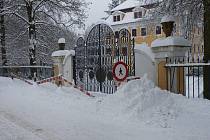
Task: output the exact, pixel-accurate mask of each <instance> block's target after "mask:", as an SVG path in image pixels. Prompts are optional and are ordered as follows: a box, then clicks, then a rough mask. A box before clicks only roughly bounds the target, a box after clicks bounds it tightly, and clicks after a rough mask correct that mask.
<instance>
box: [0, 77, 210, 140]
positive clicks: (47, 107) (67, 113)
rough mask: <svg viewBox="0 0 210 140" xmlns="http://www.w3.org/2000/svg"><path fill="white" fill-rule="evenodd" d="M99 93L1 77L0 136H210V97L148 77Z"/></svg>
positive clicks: (117, 139)
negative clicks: (161, 85)
mask: <svg viewBox="0 0 210 140" xmlns="http://www.w3.org/2000/svg"><path fill="white" fill-rule="evenodd" d="M98 94H100V93H97V94H95V95H96V97H95V98H90V97H87V96H85V95H83V94H81V92H80V91H78V90H76V89H74V88H70V87H62V88H57V87H56V86H55V85H53V84H49V83H47V84H44V85H41V86H36V85H33V86H31V85H28V84H26V83H24V82H22V81H19V80H17V79H14V80H11V79H8V78H2V77H0V140H11V139H12V140H68V139H72V140H84V139H87V140H99V139H100V140H107V139H111V140H130V139H131V140H139V139H143V140H154V139H161V140H209V139H210V133H209V130H210V125H209V124H210V110H209V108H210V103H209V101H208V100H207V101H206V100H203V99H195V100H194V99H192V100H191V99H186V98H185V97H182V96H180V95H174V94H172V93H169V92H167V91H162V90H160V89H158V88H156V87H155V86H154V84H153V83H152V82H151V81H149V80H148V79H147V78H146V77H142V78H141V80H135V81H131V82H129V83H127V84H125V85H124V86H122V87H121V88H120V89H119V90H118V91H117V92H116V93H115V94H113V95H104V94H100V95H98ZM151 134H152V135H151Z"/></svg>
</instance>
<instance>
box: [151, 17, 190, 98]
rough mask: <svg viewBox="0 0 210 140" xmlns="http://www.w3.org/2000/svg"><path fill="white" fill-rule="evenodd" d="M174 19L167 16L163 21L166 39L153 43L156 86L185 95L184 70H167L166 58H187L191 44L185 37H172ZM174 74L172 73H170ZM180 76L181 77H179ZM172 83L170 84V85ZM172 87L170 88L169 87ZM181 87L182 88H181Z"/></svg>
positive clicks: (181, 68)
mask: <svg viewBox="0 0 210 140" xmlns="http://www.w3.org/2000/svg"><path fill="white" fill-rule="evenodd" d="M173 23H174V18H173V17H172V16H165V17H163V18H162V20H161V24H162V26H163V31H164V32H165V34H166V38H161V39H156V40H155V41H153V42H152V45H151V47H152V51H153V53H154V54H155V69H156V82H155V83H156V85H157V86H158V87H160V88H161V89H163V90H171V91H172V92H175V93H182V94H184V88H185V87H183V85H185V73H184V68H183V67H179V68H171V71H168V69H167V68H166V58H172V59H173V58H178V57H182V58H183V57H185V54H186V52H187V51H188V50H189V48H190V46H191V43H190V42H189V41H188V40H186V39H184V38H183V37H178V36H171V35H172V31H173V29H171V28H173ZM170 72H172V73H170ZM178 74H179V75H178ZM169 83H170V84H169ZM169 85H170V87H169ZM180 85H181V86H180Z"/></svg>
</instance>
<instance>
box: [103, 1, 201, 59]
mask: <svg viewBox="0 0 210 140" xmlns="http://www.w3.org/2000/svg"><path fill="white" fill-rule="evenodd" d="M158 1H159V0H152V1H144V0H143V1H138V0H126V1H125V2H123V3H121V4H120V5H118V6H117V7H115V8H114V9H112V10H111V11H110V13H111V14H110V16H109V17H108V18H107V19H106V22H107V23H108V24H109V25H111V27H112V28H113V30H114V31H115V35H117V34H118V31H120V29H122V28H126V29H128V30H129V31H130V33H131V35H132V37H134V38H135V43H136V44H137V45H138V44H142V43H146V44H147V46H149V47H150V46H151V43H152V42H153V41H154V40H155V39H157V38H160V37H164V33H163V32H162V26H161V24H160V21H161V18H162V17H154V16H153V15H154V12H157V11H156V8H157V2H158ZM185 20H186V22H187V17H186V19H185ZM175 21H176V22H175V28H174V32H173V34H174V35H179V36H183V37H185V38H187V39H188V40H190V41H191V43H192V54H196V55H197V56H198V55H200V54H203V49H202V48H203V47H202V46H203V35H202V34H203V32H202V27H192V29H191V30H190V29H187V28H186V27H183V25H182V24H184V23H183V21H181V18H180V17H175ZM184 22H185V21H184Z"/></svg>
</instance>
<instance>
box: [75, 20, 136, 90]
mask: <svg viewBox="0 0 210 140" xmlns="http://www.w3.org/2000/svg"><path fill="white" fill-rule="evenodd" d="M75 52H76V57H75V60H76V83H77V85H79V86H83V87H85V89H86V90H88V91H95V92H103V93H109V94H110V93H113V92H115V91H116V86H115V81H114V79H113V76H112V67H113V65H114V63H115V62H117V61H124V62H125V63H126V64H127V65H128V70H129V76H134V75H135V68H134V66H135V63H134V61H135V59H134V40H132V39H131V35H130V33H129V31H128V30H126V29H122V30H121V31H120V32H119V36H116V35H115V34H114V32H113V30H112V29H111V28H110V27H109V26H108V25H106V24H98V25H96V26H94V27H93V28H92V30H91V31H90V32H89V34H88V36H87V38H86V41H84V39H83V38H81V37H80V38H79V39H78V40H77V47H76V48H75Z"/></svg>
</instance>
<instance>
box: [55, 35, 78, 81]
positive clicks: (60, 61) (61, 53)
mask: <svg viewBox="0 0 210 140" xmlns="http://www.w3.org/2000/svg"><path fill="white" fill-rule="evenodd" d="M58 44H59V50H58V51H55V52H53V53H52V59H53V63H54V64H53V71H54V76H60V75H62V76H63V77H64V78H65V79H66V80H68V81H70V82H73V56H75V51H74V50H64V49H65V39H64V38H61V39H59V41H58ZM56 84H59V81H56ZM62 84H63V83H62Z"/></svg>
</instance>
